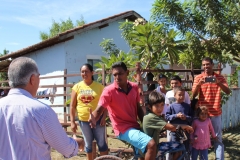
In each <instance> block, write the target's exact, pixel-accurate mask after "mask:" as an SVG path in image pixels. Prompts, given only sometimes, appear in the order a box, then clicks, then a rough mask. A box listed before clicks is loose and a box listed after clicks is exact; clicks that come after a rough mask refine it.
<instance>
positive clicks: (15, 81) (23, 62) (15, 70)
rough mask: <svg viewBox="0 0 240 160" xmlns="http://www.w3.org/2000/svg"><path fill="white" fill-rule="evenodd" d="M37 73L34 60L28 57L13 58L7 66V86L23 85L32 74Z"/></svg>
mask: <svg viewBox="0 0 240 160" xmlns="http://www.w3.org/2000/svg"><path fill="white" fill-rule="evenodd" d="M33 74H34V75H38V74H39V72H38V68H37V64H36V62H35V61H34V60H33V59H31V58H28V57H19V58H16V59H14V60H13V61H12V62H11V64H10V66H9V68H8V79H9V86H10V87H12V88H16V87H25V86H26V85H27V84H28V82H29V80H30V77H31V76H32V75H33Z"/></svg>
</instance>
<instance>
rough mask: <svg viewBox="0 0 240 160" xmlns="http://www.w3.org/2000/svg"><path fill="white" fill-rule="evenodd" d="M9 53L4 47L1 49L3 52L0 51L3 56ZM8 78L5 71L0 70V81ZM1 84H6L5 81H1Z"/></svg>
mask: <svg viewBox="0 0 240 160" xmlns="http://www.w3.org/2000/svg"><path fill="white" fill-rule="evenodd" d="M8 53H9V51H8V50H6V49H4V50H3V53H0V56H4V55H6V54H8ZM7 79H8V76H7V72H0V81H5V80H7ZM1 85H2V86H7V83H3V84H1Z"/></svg>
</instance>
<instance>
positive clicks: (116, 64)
mask: <svg viewBox="0 0 240 160" xmlns="http://www.w3.org/2000/svg"><path fill="white" fill-rule="evenodd" d="M117 67H121V68H122V69H123V70H124V71H127V66H126V64H125V63H124V62H115V63H114V64H113V65H112V69H114V68H117Z"/></svg>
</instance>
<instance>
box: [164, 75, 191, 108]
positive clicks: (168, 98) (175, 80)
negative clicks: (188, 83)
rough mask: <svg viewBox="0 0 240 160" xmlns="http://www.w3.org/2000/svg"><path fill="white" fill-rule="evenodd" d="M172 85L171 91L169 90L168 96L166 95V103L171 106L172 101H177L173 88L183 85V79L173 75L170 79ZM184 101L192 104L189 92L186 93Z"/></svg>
mask: <svg viewBox="0 0 240 160" xmlns="http://www.w3.org/2000/svg"><path fill="white" fill-rule="evenodd" d="M170 86H171V88H172V90H171V91H168V92H167V93H166V97H165V104H166V105H167V106H170V105H171V104H172V103H174V102H175V101H176V99H175V97H174V91H173V89H174V88H175V87H181V86H182V80H181V78H180V77H179V76H173V77H172V78H171V79H170ZM183 102H185V103H187V104H190V103H191V102H190V98H189V94H188V93H187V92H185V93H184V100H183Z"/></svg>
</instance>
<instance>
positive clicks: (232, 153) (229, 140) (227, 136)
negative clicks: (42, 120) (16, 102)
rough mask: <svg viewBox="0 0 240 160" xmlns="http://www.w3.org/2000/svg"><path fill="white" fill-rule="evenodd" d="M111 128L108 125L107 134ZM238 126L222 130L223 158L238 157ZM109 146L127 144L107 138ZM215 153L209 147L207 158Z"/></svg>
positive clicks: (80, 159) (56, 156)
mask: <svg viewBox="0 0 240 160" xmlns="http://www.w3.org/2000/svg"><path fill="white" fill-rule="evenodd" d="M111 131H112V129H111V128H110V127H108V134H113V133H111ZM239 133H240V127H236V128H234V129H230V130H228V131H224V132H223V143H224V145H225V153H224V155H225V160H235V159H236V160H237V159H240V134H239ZM108 146H109V148H127V146H126V145H125V144H124V143H123V142H121V141H120V140H117V139H112V138H109V139H108ZM51 157H52V159H53V160H64V157H63V156H62V155H61V154H60V153H58V152H57V151H55V150H52V153H51ZM85 159H86V155H85V153H84V152H79V153H78V155H77V156H75V157H72V158H70V159H69V160H85ZM214 159H215V155H214V152H213V148H211V149H209V160H214Z"/></svg>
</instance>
